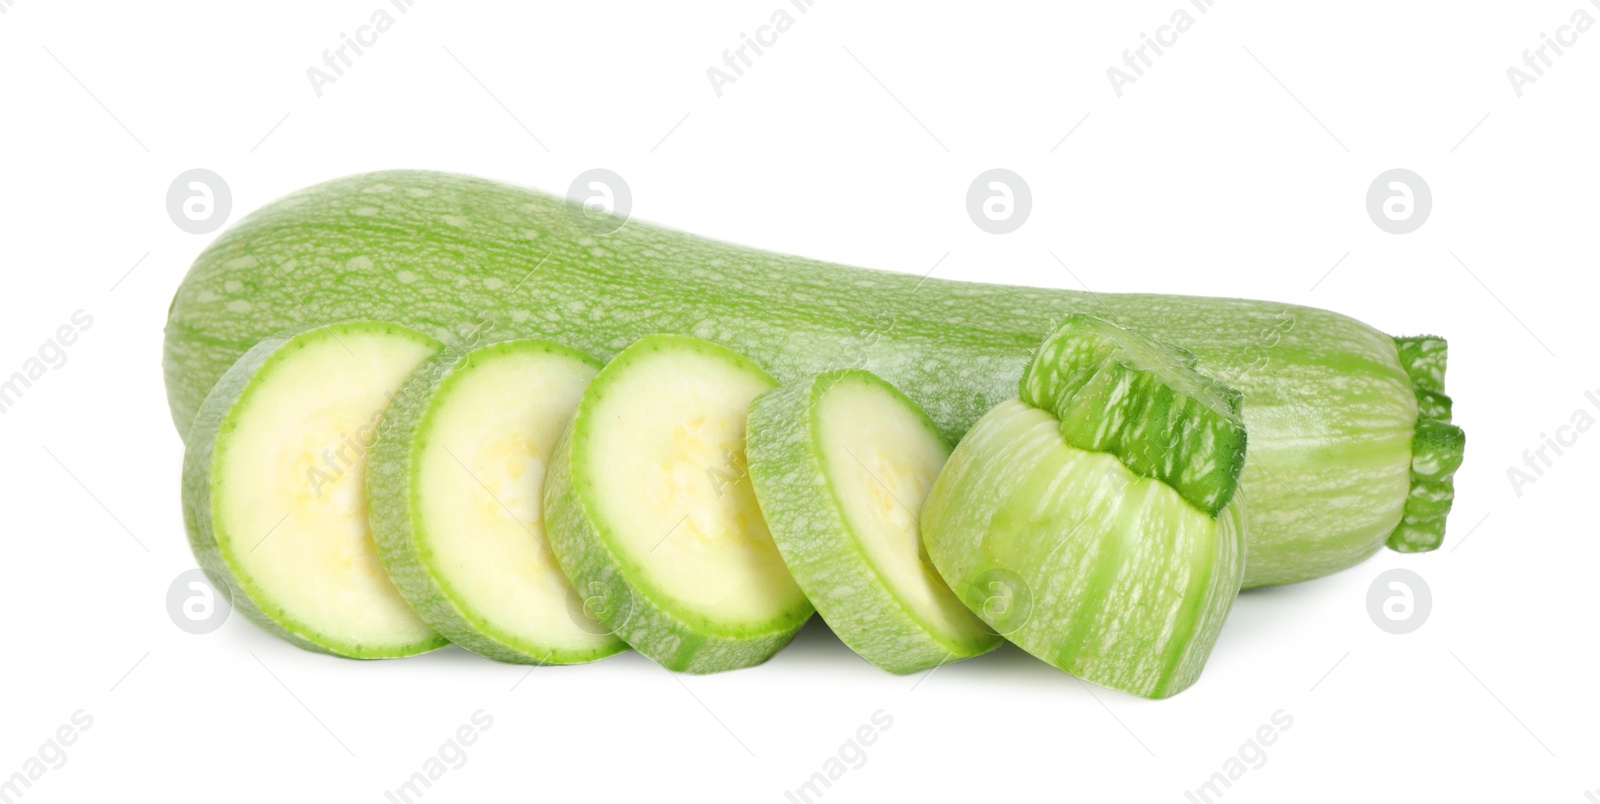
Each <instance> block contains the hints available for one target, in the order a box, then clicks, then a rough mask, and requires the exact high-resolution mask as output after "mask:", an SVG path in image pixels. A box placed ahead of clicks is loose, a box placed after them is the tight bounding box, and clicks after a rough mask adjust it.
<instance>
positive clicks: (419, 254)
mask: <svg viewBox="0 0 1600 804" xmlns="http://www.w3.org/2000/svg"><path fill="white" fill-rule="evenodd" d="M572 209H573V208H572V207H570V206H569V205H568V204H567V203H566V202H564V201H563V200H561V199H558V198H555V197H552V196H549V195H545V194H543V193H539V192H536V191H531V190H527V189H522V188H518V187H511V186H507V185H504V184H499V183H495V182H491V181H485V180H481V179H475V178H470V177H465V176H456V175H449V174H440V173H424V172H398V171H396V172H385V173H373V174H366V175H360V176H351V177H347V178H343V179H338V180H335V181H331V182H328V183H326V184H321V185H317V186H315V187H312V188H308V189H306V190H302V191H300V192H297V193H294V194H293V195H290V196H288V197H286V198H283V199H280V200H278V201H276V202H274V203H272V204H269V205H268V206H266V207H264V208H262V209H260V210H258V211H257V212H255V213H253V214H251V215H249V216H248V217H246V218H244V219H243V220H241V221H240V222H239V223H237V224H236V225H234V226H233V227H231V228H230V229H229V230H228V231H226V232H224V233H223V234H222V235H221V236H220V237H218V238H217V240H216V241H215V242H213V243H212V244H211V246H210V247H208V248H207V249H206V251H205V252H204V253H203V254H201V255H200V257H199V258H198V259H197V260H196V261H195V264H194V266H193V267H192V268H191V269H190V271H189V274H188V276H187V277H186V278H185V279H184V282H183V285H182V286H181V287H180V288H179V289H178V292H177V296H176V298H175V299H174V300H173V305H172V308H171V312H170V315H169V317H168V321H167V330H166V334H167V338H166V353H165V367H166V382H167V394H168V400H169V402H170V404H171V407H172V414H173V419H174V421H175V422H177V424H178V427H179V430H180V432H182V431H185V430H186V429H187V425H188V422H189V420H190V419H191V418H192V417H193V416H194V412H195V409H196V408H197V406H198V405H199V403H200V400H201V399H202V398H203V397H204V396H205V394H206V392H207V391H208V390H210V388H211V386H212V384H214V383H215V382H216V381H217V378H219V377H220V376H221V375H222V373H223V371H224V370H225V369H226V368H227V367H228V366H229V365H231V364H232V362H233V361H234V360H235V359H236V358H237V357H238V356H239V355H241V354H243V353H244V352H245V351H246V350H247V349H249V348H250V347H251V346H253V345H255V344H256V343H257V342H258V341H260V340H261V339H262V338H264V337H266V336H268V335H270V334H272V333H274V332H278V331H280V330H283V329H286V328H290V327H295V326H303V325H306V324H315V323H324V322H328V321H334V320H340V319H345V318H351V317H368V318H377V319H382V320H391V321H395V322H397V323H401V324H406V325H408V326H412V327H415V328H417V329H419V330H421V331H423V332H427V333H429V334H432V335H434V336H435V337H437V338H439V339H441V340H444V341H446V342H451V341H453V340H455V339H457V338H458V337H460V335H461V334H462V333H463V332H472V331H477V330H482V329H484V328H488V329H490V330H492V331H493V332H494V333H496V334H497V335H518V336H527V337H544V338H549V339H551V340H555V341H558V342H560V343H565V344H567V345H568V346H571V347H573V348H576V349H579V350H582V351H584V352H587V353H589V354H592V355H595V356H596V357H599V358H601V359H606V358H609V357H611V356H613V355H615V354H616V353H617V352H619V351H620V350H621V349H622V348H623V347H625V346H627V345H628V344H629V343H631V342H633V341H634V340H636V339H637V338H639V337H642V336H644V335H647V334H650V333H655V332H671V333H679V334H687V335H694V336H697V337H701V338H705V339H708V340H712V341H715V342H718V343H721V344H723V345H726V346H729V347H730V348H733V349H735V350H737V351H739V352H741V353H743V354H746V355H748V356H750V358H751V359H753V360H754V361H756V362H757V363H758V364H760V365H761V366H762V367H763V368H765V369H766V370H767V371H769V372H771V373H772V374H773V375H774V376H776V377H777V378H778V379H780V380H782V381H786V382H788V381H794V380H798V379H801V378H803V377H807V376H811V375H813V374H817V373H819V372H821V371H825V370H827V369H830V368H841V367H857V368H865V369H867V370H870V371H872V372H873V373H875V374H877V375H878V376H880V377H883V378H884V379H885V380H888V381H889V382H891V383H893V384H894V385H895V386H896V387H897V388H900V389H901V390H902V391H904V392H905V393H906V395H907V396H909V397H911V398H912V399H914V400H916V401H917V403H918V404H920V405H921V406H922V407H923V408H924V409H925V410H926V411H927V412H928V415H929V416H930V417H931V418H932V419H933V421H934V422H935V423H937V424H938V425H939V428H940V430H941V431H942V432H943V433H944V435H945V436H946V437H947V438H950V439H952V440H955V439H957V438H959V437H960V436H961V435H962V434H963V433H965V432H966V430H967V429H968V428H969V427H971V426H972V424H973V423H974V422H976V421H977V420H978V418H979V417H980V416H982V415H983V413H984V412H985V411H987V410H989V409H990V408H992V407H993V406H994V405H996V404H998V403H999V402H1001V401H1002V400H1005V399H1007V398H1010V397H1011V396H1013V395H1015V393H1016V389H1017V381H1018V379H1019V378H1020V377H1021V375H1022V369H1023V366H1025V365H1026V364H1027V362H1028V356H1029V352H1030V350H1032V349H1034V348H1036V347H1037V346H1038V345H1039V343H1040V342H1041V341H1042V340H1043V338H1044V336H1045V335H1046V334H1048V333H1049V332H1050V331H1051V330H1053V329H1054V325H1055V324H1056V323H1057V322H1058V321H1060V319H1061V317H1062V316H1064V315H1066V314H1067V313H1072V312H1083V313H1090V314H1093V315H1096V316H1099V317H1101V318H1105V319H1107V320H1110V321H1112V322H1113V323H1117V324H1119V325H1123V326H1127V327H1130V328H1133V329H1136V330H1138V331H1139V332H1141V333H1143V334H1145V335H1148V336H1150V337H1153V338H1157V339H1159V340H1162V341H1166V342H1168V343H1172V344H1176V345H1178V346H1182V347H1184V348H1186V349H1188V350H1189V351H1191V352H1193V353H1194V354H1195V355H1196V356H1197V357H1198V358H1199V367H1200V368H1201V369H1202V370H1204V371H1206V372H1207V373H1209V374H1211V375H1212V376H1215V377H1217V378H1218V379H1219V380H1222V381H1223V382H1225V383H1227V384H1229V385H1232V386H1234V387H1235V388H1238V389H1239V390H1240V391H1241V392H1242V393H1243V394H1244V416H1245V425H1246V427H1247V428H1248V430H1249V432H1250V437H1251V444H1250V456H1249V460H1248V462H1247V464H1246V466H1245V470H1244V475H1243V478H1242V480H1241V486H1242V488H1243V489H1244V490H1245V493H1246V494H1248V495H1249V497H1250V502H1251V508H1250V522H1249V532H1250V537H1249V538H1250V566H1249V568H1248V571H1247V577H1246V581H1245V583H1246V585H1247V586H1261V585H1268V584H1279V583H1290V582H1294V581H1301V580H1306V579H1309V578H1316V577H1320V576H1322V575H1326V574H1328V573H1331V572H1335V571H1337V570H1340V569H1344V568H1346V567H1350V566H1353V565H1355V564H1357V563H1359V562H1360V561H1362V560H1363V559H1365V558H1366V557H1368V556H1370V555H1371V554H1372V553H1373V552H1375V551H1377V550H1378V549H1379V548H1380V547H1381V546H1382V545H1383V544H1384V541H1385V539H1387V538H1388V537H1389V535H1390V533H1391V532H1392V531H1394V530H1395V529H1396V526H1397V525H1399V524H1400V523H1401V516H1402V512H1403V510H1404V508H1405V505H1406V501H1407V498H1408V492H1409V490H1410V488H1411V485H1412V477H1411V449H1412V439H1413V435H1414V434H1415V432H1416V429H1417V424H1418V420H1419V417H1418V405H1417V397H1416V394H1415V393H1414V392H1413V382H1412V378H1411V377H1410V376H1408V375H1407V372H1406V370H1405V367H1404V364H1403V363H1402V361H1401V358H1400V355H1399V354H1398V352H1397V350H1396V345H1395V342H1394V340H1392V339H1391V338H1389V337H1388V336H1386V335H1384V334H1383V333H1380V332H1378V331H1376V330H1374V329H1372V328H1371V327H1368V326H1366V325H1364V324H1362V323H1360V322H1358V321H1355V320H1352V319H1350V318H1346V317H1344V316H1341V315H1338V314H1335V313H1331V312H1327V311H1324V310H1316V309H1312V308H1306V307H1296V306H1293V305H1286V304H1274V303H1270V302H1259V301H1244V300H1238V299H1211V298H1188V297H1177V296H1155V295H1107V294H1091V293H1080V292H1076V291H1068V290H1047V289H1042V288H1025V287H1005V286H998V285H983V284H973V283H961V282H948V281H942V280H939V279H923V278H921V277H918V276H915V275H910V274H900V273H888V272H879V271H871V270H864V269H857V268H848V267H843V266H838V265H830V264H827V263H822V262H817V261H814V260H807V259H802V258H798V257H789V256H784V255H779V254H772V253H770V252H764V251H758V250H755V249H750V248H746V247H742V246H735V245H730V244H727V243H718V242H713V241H710V240H706V239H703V238H699V237H695V236H692V235H688V234H683V233H680V232H675V231H671V230H668V229H664V228H660V227H655V226H650V225H647V224H642V223H639V222H636V221H630V222H628V223H627V225H625V226H622V227H621V228H620V229H618V230H617V231H615V232H613V233H611V234H608V235H591V234H589V233H588V232H587V231H585V230H584V229H582V228H580V227H579V226H578V225H577V224H576V223H574V220H573V216H572V214H570V213H571V210H572ZM580 217H581V216H580ZM1198 259H1199V260H1200V261H1201V263H1202V264H1203V263H1204V261H1205V257H1204V255H1201V256H1200V257H1199V258H1198ZM1444 505H1446V506H1448V500H1445V501H1444Z"/></svg>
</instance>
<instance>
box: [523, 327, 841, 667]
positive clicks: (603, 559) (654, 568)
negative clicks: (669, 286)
mask: <svg viewBox="0 0 1600 804" xmlns="http://www.w3.org/2000/svg"><path fill="white" fill-rule="evenodd" d="M775 384H776V383H774V382H773V380H772V378H771V377H770V376H768V375H767V373H766V372H765V371H762V370H761V369H760V368H758V367H757V366H756V365H755V364H754V363H752V362H750V361H749V360H748V359H746V358H745V357H744V356H742V355H739V354H737V353H735V352H733V351H732V350H730V349H728V348H726V347H723V346H718V345H716V344H714V343H710V342H708V341H702V340H698V339H696V338H687V337H683V336H678V335H654V336H650V337H647V338H643V339H641V340H640V341H639V342H638V343H635V344H633V345H632V346H630V347H628V348H627V349H625V350H623V351H622V353H621V354H619V355H617V357H616V358H615V359H613V360H612V361H611V362H610V363H607V364H606V367H605V368H603V369H601V370H600V373H599V374H598V375H596V376H595V378H594V381H593V382H592V383H590V384H589V387H588V389H587V390H585V391H584V393H583V399H582V401H580V402H579V403H578V410H577V413H575V414H574V415H573V417H572V423H571V425H570V426H569V427H568V428H567V431H566V433H564V434H563V435H562V437H561V441H560V442H559V443H558V444H557V445H556V449H555V457H554V460H553V461H552V463H551V467H550V474H549V476H548V477H547V478H546V480H545V511H546V519H545V524H546V528H547V530H548V533H549V537H550V546H551V547H552V548H553V549H554V551H555V554H556V558H557V559H558V560H559V561H560V562H561V567H562V568H563V569H564V570H566V572H567V576H568V577H569V578H571V579H572V582H573V583H574V584H575V585H576V586H577V587H578V588H579V589H581V590H583V591H584V593H585V595H587V596H589V597H598V598H600V599H601V605H599V606H593V605H591V609H594V610H595V613H596V614H597V615H598V616H599V618H600V619H601V620H602V621H604V623H605V624H606V625H607V626H608V627H609V628H610V629H611V630H612V631H613V632H614V633H616V634H617V635H618V636H620V637H622V639H623V640H624V641H626V642H627V643H628V644H629V645H631V646H633V648H634V650H637V651H639V652H640V653H642V654H644V655H645V656H646V657H648V658H650V659H652V660H654V661H655V662H657V663H658V664H660V665H662V666H663V667H666V668H668V669H670V670H678V671H683V672H690V673H710V672H717V671H722V670H733V669H737V668H741V667H749V666H751V665H755V664H759V663H761V662H764V661H766V660H767V659H768V658H769V657H771V656H772V654H774V653H776V652H777V651H778V650H779V649H781V648H782V647H783V646H784V645H786V644H788V642H789V640H790V639H791V638H793V636H794V634H795V632H796V631H798V630H800V626H802V625H804V624H805V622H806V620H807V619H809V618H810V617H811V614H812V612H813V609H812V607H811V604H810V603H809V602H808V601H807V600H806V598H805V595H803V594H802V593H801V592H800V588H799V587H798V586H796V585H795V582H794V579H793V578H791V577H790V575H789V571H788V569H787V568H785V567H784V564H783V559H782V558H781V557H780V556H779V555H778V550H777V548H776V547H775V546H774V545H773V543H772V535H771V534H770V533H769V532H768V531H767V526H766V522H765V520H763V518H762V516H761V509H760V507H759V506H758V505H757V504H756V498H755V494H754V492H753V491H752V490H751V488H750V478H749V476H748V474H747V473H746V472H745V470H744V466H745V445H744V440H745V421H746V418H747V415H748V411H749V408H750V401H751V400H752V399H754V398H755V397H756V396H757V395H759V394H761V393H762V392H764V391H766V390H768V389H770V388H772V387H773V386H774V385H775Z"/></svg>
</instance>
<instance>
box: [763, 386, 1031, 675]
mask: <svg viewBox="0 0 1600 804" xmlns="http://www.w3.org/2000/svg"><path fill="white" fill-rule="evenodd" d="M841 381H844V382H861V383H867V384H869V385H872V386H874V387H875V388H879V389H881V390H882V393H884V394H888V395H891V396H893V397H895V398H897V399H898V400H899V401H900V402H902V403H903V404H904V406H905V407H906V409H907V410H909V411H911V412H913V413H914V414H915V415H916V416H918V417H920V418H922V419H923V420H924V421H925V422H926V423H927V435H928V438H930V439H935V440H937V441H938V442H939V444H940V445H941V446H942V447H943V448H944V451H945V452H946V453H948V452H949V450H950V448H949V446H948V445H947V444H946V442H945V441H944V438H943V436H941V435H939V431H938V429H937V428H936V427H934V425H933V421H932V420H930V419H928V418H927V414H925V413H923V412H922V409H921V408H918V407H917V406H916V403H914V402H912V401H911V400H909V399H907V398H906V397H905V396H904V395H903V394H901V393H900V392H899V391H897V390H895V388H894V387H893V386H891V385H889V384H888V383H885V382H884V381H883V380H881V379H879V378H877V377H875V376H873V375H872V374H871V373H869V372H865V371H860V370H850V369H846V370H839V371H830V372H825V373H823V374H821V375H819V376H817V377H815V378H813V379H811V380H808V381H801V382H797V383H790V384H788V385H785V386H782V387H780V388H777V389H774V390H772V391H769V392H767V393H765V394H762V395H761V396H759V397H757V398H756V401H755V402H754V403H752V404H751V406H750V428H749V433H748V435H747V436H746V447H745V449H746V456H747V458H748V461H749V467H750V481H751V483H753V484H754V485H755V490H756V499H757V500H759V501H760V503H761V514H762V516H764V517H765V518H766V520H767V527H768V528H769V529H770V530H771V531H772V539H773V541H774V542H776V543H777V545H778V552H779V553H781V554H782V555H783V561H784V563H785V564H786V565H788V567H789V571H790V573H792V574H793V575H794V579H795V583H798V584H799V585H800V588H801V589H802V590H803V591H804V592H805V593H806V597H808V598H810V599H811V602H812V604H813V605H815V606H816V607H817V611H818V612H819V613H820V614H821V615H822V619H823V620H825V621H827V623H828V627H829V628H831V629H832V630H833V633H834V634H836V635H837V636H838V637H839V639H840V640H841V641H843V642H844V643H845V644H846V645H849V646H850V649H851V650H853V651H855V652H856V653H857V654H859V655H860V656H861V658H863V659H866V660H867V661H869V662H871V663H873V664H874V665H877V666H878V667H880V668H882V669H884V670H887V671H889V672H891V673H915V672H917V671H919V670H926V669H928V668H930V667H938V666H939V665H942V664H949V663H950V662H955V661H960V660H962V659H966V658H969V657H972V656H977V655H979V654H983V653H988V652H989V651H991V650H993V649H994V648H995V647H996V646H998V645H999V644H1000V642H1001V639H1000V637H998V636H996V635H994V634H992V633H979V634H977V635H975V638H963V636H962V635H961V634H959V633H941V632H940V630H938V629H936V628H935V627H933V625H932V624H931V623H930V622H929V621H928V620H926V619H925V618H923V617H922V616H920V615H919V613H918V612H917V611H916V610H915V609H914V608H913V607H912V606H911V605H909V604H908V603H907V601H905V600H904V599H902V598H901V597H900V596H899V595H898V594H896V593H895V591H894V589H893V588H892V587H891V586H890V585H889V583H888V582H887V581H886V579H885V578H884V576H883V575H882V574H881V573H880V572H879V570H878V569H877V567H876V566H874V564H873V563H872V561H871V559H870V558H869V557H868V555H867V553H866V552H865V551H864V549H863V548H862V546H861V541H860V536H859V535H857V534H856V532H855V531H854V529H852V528H851V526H850V523H849V521H848V520H847V519H846V518H845V515H844V510H843V508H842V506H841V504H840V502H839V499H838V494H839V492H838V490H837V489H835V488H834V485H833V481H831V480H830V479H829V477H828V475H827V472H826V469H825V465H826V462H825V460H824V458H823V454H822V443H821V438H822V433H821V422H820V421H819V419H818V416H819V411H820V410H821V404H820V403H821V402H822V398H823V396H824V395H825V394H826V393H827V392H828V390H829V389H831V388H832V387H833V386H834V384H835V383H838V382H841ZM975 625H981V624H978V623H976V622H975Z"/></svg>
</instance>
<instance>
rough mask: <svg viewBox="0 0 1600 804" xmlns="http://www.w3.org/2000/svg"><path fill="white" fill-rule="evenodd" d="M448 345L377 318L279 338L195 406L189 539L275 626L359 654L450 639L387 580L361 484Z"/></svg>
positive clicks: (186, 489) (237, 600)
mask: <svg viewBox="0 0 1600 804" xmlns="http://www.w3.org/2000/svg"><path fill="white" fill-rule="evenodd" d="M439 348H440V347H439V343H438V341H435V340H434V339H432V338H430V337H428V336H426V335H423V334H422V333H419V332H414V331H412V330H409V329H406V328H405V327H401V326H398V325H394V324H383V323H377V322H371V321H356V322H349V323H340V324H332V325H327V326H321V327H315V328H312V329H308V330H304V331H299V332H290V333H283V334H279V335H274V336H271V337H269V338H267V339H265V340H263V341H262V342H261V343H259V344H257V345H256V346H255V348H253V349H251V350H250V351H248V352H246V353H245V354H244V356H243V357H241V358H239V360H238V362H236V363H235V364H234V365H233V366H232V367H231V368H229V369H228V370H227V372H225V373H224V374H223V376H222V379H221V380H220V381H219V382H218V383H217V384H216V386H215V387H213V388H212V390H211V393H210V394H209V395H207V396H206V398H205V401H204V402H203V403H202V404H201V405H200V411H199V413H198V414H197V415H196V416H195V419H194V423H193V426H192V429H191V430H190V433H189V443H188V447H187V450H186V452H185V454H184V465H183V506H184V523H185V525H186V526H187V529H188V531H189V544H190V546H191V547H192V548H193V549H194V554H195V557H196V558H198V559H199V560H200V566H201V567H203V568H204V569H205V570H206V573H207V575H208V576H209V577H211V578H212V580H213V581H216V582H220V583H224V584H227V585H228V587H230V588H231V589H232V590H233V595H232V600H233V605H234V606H235V607H237V608H238V609H239V610H240V611H242V612H244V614H245V616H247V617H248V618H249V619H250V620H251V621H253V622H255V623H256V624H257V625H260V626H261V627H262V628H263V629H265V630H266V631H268V632H270V633H272V634H275V635H277V636H279V637H282V638H283V639H286V640H288V641H289V642H292V643H294V644H296V645H299V646H300V647H303V648H307V649H309V650H315V651H321V652H325V653H333V654H336V655H339V656H348V657H351V658H358V659H380V658H395V657H400V656H410V655H413V654H417V653H423V652H425V651H430V650H433V649H435V648H440V647H443V646H444V645H445V644H447V642H446V640H445V638H444V637H442V636H440V635H439V634H438V633H437V632H435V631H434V630H433V629H432V628H430V627H428V625H427V623H425V622H424V621H423V620H422V619H420V618H419V617H418V616H417V615H416V613H415V612H413V611H412V610H411V607H410V606H408V605H406V601H405V600H404V599H403V598H402V597H401V596H400V593H399V592H398V591H396V590H395V587H394V584H393V583H391V582H390V580H389V576H388V575H387V574H385V572H384V568H383V565H382V563H381V562H380V561H379V558H378V552H377V548H376V547H375V546H374V545H373V541H372V535H371V532H370V531H369V530H368V525H367V497H366V482H365V472H366V467H367V462H368V461H367V459H368V456H369V454H370V451H371V447H372V444H373V440H374V439H375V438H376V436H377V431H378V429H379V427H380V425H381V422H382V421H383V417H384V415H385V411H386V410H387V409H388V406H389V400H390V399H391V398H392V397H393V396H394V393H395V391H396V390H398V389H399V388H400V385H401V384H402V383H403V382H404V381H405V379H406V377H407V375H409V374H411V372H412V370H413V369H415V368H416V367H417V365H418V364H420V363H421V362H422V361H423V360H425V359H427V358H428V357H429V356H430V355H432V354H434V353H435V352H437V351H438V350H439Z"/></svg>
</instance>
